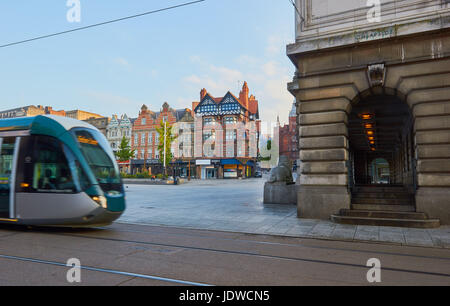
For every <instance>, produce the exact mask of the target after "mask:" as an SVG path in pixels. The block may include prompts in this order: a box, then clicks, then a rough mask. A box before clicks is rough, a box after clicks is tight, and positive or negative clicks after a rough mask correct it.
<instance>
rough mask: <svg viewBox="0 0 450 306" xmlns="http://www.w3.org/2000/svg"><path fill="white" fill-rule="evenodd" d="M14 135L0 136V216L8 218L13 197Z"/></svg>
mask: <svg viewBox="0 0 450 306" xmlns="http://www.w3.org/2000/svg"><path fill="white" fill-rule="evenodd" d="M15 147H16V137H3V138H2V137H0V218H3V219H9V218H10V209H11V207H13V197H14V187H13V186H14V177H13V174H14V173H15V171H14V153H15V150H14V149H15Z"/></svg>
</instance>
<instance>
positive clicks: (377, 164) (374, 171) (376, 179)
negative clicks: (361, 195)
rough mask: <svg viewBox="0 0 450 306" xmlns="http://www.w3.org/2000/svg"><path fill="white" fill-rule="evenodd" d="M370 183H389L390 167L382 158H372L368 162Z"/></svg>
mask: <svg viewBox="0 0 450 306" xmlns="http://www.w3.org/2000/svg"><path fill="white" fill-rule="evenodd" d="M369 177H370V183H371V184H373V185H381V184H390V182H391V169H390V165H389V162H388V161H387V160H386V159H384V158H374V159H373V160H372V162H371V163H370V164H369Z"/></svg>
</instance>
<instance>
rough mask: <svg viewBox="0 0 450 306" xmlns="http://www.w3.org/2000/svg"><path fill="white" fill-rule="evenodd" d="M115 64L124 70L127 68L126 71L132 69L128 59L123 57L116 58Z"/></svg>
mask: <svg viewBox="0 0 450 306" xmlns="http://www.w3.org/2000/svg"><path fill="white" fill-rule="evenodd" d="M113 62H114V63H115V64H116V65H118V66H120V67H122V68H126V69H130V68H131V65H130V63H129V62H128V60H126V59H125V58H123V57H116V58H114V59H113Z"/></svg>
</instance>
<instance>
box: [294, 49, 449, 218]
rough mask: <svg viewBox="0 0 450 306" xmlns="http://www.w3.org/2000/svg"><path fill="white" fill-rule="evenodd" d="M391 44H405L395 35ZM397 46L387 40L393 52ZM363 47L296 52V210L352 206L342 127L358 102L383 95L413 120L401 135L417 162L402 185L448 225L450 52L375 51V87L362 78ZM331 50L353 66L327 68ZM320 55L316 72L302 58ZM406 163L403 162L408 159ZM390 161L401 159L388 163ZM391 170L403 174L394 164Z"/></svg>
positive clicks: (314, 212) (324, 212) (308, 213)
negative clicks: (378, 70) (378, 69)
mask: <svg viewBox="0 0 450 306" xmlns="http://www.w3.org/2000/svg"><path fill="white" fill-rule="evenodd" d="M423 43H424V44H425V42H423ZM380 44H382V43H380ZM397 44H399V45H402V46H403V47H405V44H401V42H399V43H397ZM396 47H397V46H396V45H395V44H393V45H391V48H392V50H393V51H395V50H396ZM375 48H378V47H377V46H375ZM366 49H370V47H368V46H367V47H364V48H362V47H361V48H355V49H351V50H348V49H342V50H332V51H328V52H322V53H321V54H320V55H310V57H308V56H305V57H302V58H300V59H299V71H298V73H297V74H296V77H295V78H294V80H293V82H292V83H290V84H289V85H288V89H289V90H290V91H291V93H293V94H294V95H295V97H296V98H297V114H298V129H299V131H298V134H299V149H300V153H299V160H300V167H299V175H300V177H299V179H298V182H297V184H298V185H299V192H298V205H297V206H298V216H299V217H302V218H318V219H329V218H330V215H332V214H335V213H337V212H338V211H339V210H341V209H350V208H351V199H352V194H351V192H352V181H351V177H352V169H353V165H352V163H353V158H352V154H353V152H352V150H351V147H350V136H351V135H349V130H348V127H349V125H350V124H351V120H352V119H351V113H352V111H353V110H354V107H356V106H357V105H358V104H359V102H361V101H363V100H365V99H368V98H370V97H371V96H377V95H386V96H392V97H397V99H399V100H402V101H403V103H404V104H405V105H408V108H409V110H410V112H411V120H412V122H413V123H414V124H413V127H412V129H411V135H410V137H408V138H406V137H405V139H404V141H407V142H408V144H407V145H406V146H405V147H408V152H410V153H411V154H410V156H409V158H410V163H411V162H413V163H414V162H415V163H416V164H415V165H412V164H411V166H410V167H409V168H410V170H406V171H414V170H416V174H415V175H409V174H408V175H406V176H407V177H409V178H411V179H410V181H409V182H407V183H405V185H407V186H408V188H415V190H416V192H415V196H414V198H415V205H416V210H417V211H420V212H425V213H427V214H428V215H429V217H430V218H439V219H440V220H441V222H442V224H450V202H449V201H448V198H449V197H450V133H449V131H450V98H449V97H450V58H448V57H447V58H445V57H444V58H434V59H433V60H428V61H425V60H424V59H425V58H427V57H426V55H423V56H422V55H421V56H422V57H419V58H420V60H417V61H414V60H413V59H411V61H410V62H408V60H407V59H405V58H403V59H402V61H403V63H402V62H401V61H400V64H399V61H397V60H396V59H395V56H397V55H396V54H394V53H385V54H381V53H376V54H377V56H378V58H377V60H378V62H384V65H383V69H385V71H384V73H383V74H381V75H382V79H381V80H379V81H378V82H381V84H382V86H380V85H377V84H376V82H374V83H372V82H371V80H370V77H368V75H369V73H368V72H369V68H370V67H371V66H372V65H370V64H366V66H365V67H361V66H362V65H363V61H364V53H365V52H368V51H367V50H366ZM424 50H425V48H424ZM336 54H346V56H348V57H352V58H353V59H355V58H358V59H359V60H361V62H358V63H356V62H354V61H353V63H352V64H353V65H354V66H355V67H353V66H351V64H349V65H348V66H346V67H338V66H335V67H333V65H334V64H336V65H337V64H339V63H337V62H332V61H330V62H328V61H327V60H326V58H327V57H331V58H333V57H336V56H338V55H336ZM348 54H350V55H348ZM405 54H407V53H405ZM390 57H391V58H390ZM321 58H322V59H324V61H323V63H327V64H328V63H330V67H323V66H321V67H320V68H321V69H322V70H321V71H318V70H316V71H314V69H318V68H317V67H318V66H317V65H316V66H313V65H309V61H310V60H311V63H317V62H318V60H319V59H321ZM389 58H390V59H389ZM371 61H375V59H374V58H371ZM390 61H392V64H390ZM308 69H312V70H311V71H308ZM405 135H406V134H405ZM413 157H414V158H413ZM405 165H406V169H408V164H405ZM401 166H402V167H403V164H402V165H401ZM397 167H400V165H396V166H395V167H394V168H395V169H397ZM396 171H398V172H399V173H403V171H400V169H397V170H396ZM413 180H415V182H414V181H413ZM411 191H412V190H411Z"/></svg>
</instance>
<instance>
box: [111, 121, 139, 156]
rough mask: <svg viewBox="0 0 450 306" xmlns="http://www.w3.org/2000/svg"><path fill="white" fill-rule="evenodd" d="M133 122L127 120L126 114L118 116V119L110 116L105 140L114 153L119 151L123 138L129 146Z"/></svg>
mask: <svg viewBox="0 0 450 306" xmlns="http://www.w3.org/2000/svg"><path fill="white" fill-rule="evenodd" d="M133 121H134V120H133V119H130V118H128V116H127V114H124V115H122V116H120V118H118V117H117V115H112V117H111V120H110V121H109V123H108V125H107V127H106V138H107V139H108V141H109V144H110V145H111V148H112V150H113V151H114V152H117V151H118V150H119V147H120V143H121V142H122V139H123V137H125V138H126V139H127V140H128V143H129V144H130V145H131V132H132V130H133V124H132V122H133Z"/></svg>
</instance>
